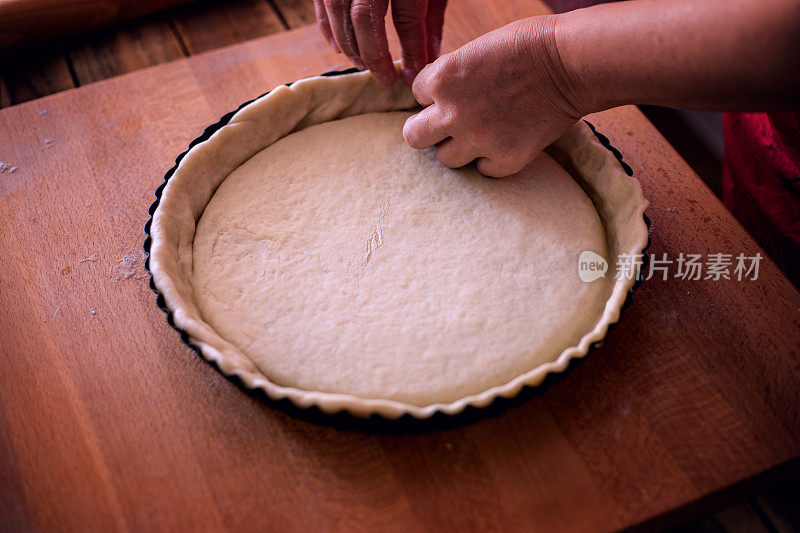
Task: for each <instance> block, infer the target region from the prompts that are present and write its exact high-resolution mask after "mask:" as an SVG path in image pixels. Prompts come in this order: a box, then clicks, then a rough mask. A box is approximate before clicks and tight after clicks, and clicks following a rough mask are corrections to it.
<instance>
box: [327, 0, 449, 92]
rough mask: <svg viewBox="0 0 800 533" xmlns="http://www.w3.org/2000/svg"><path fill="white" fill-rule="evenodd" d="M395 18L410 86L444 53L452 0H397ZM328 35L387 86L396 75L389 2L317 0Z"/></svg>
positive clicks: (404, 74) (405, 78)
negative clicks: (446, 14) (389, 38)
mask: <svg viewBox="0 0 800 533" xmlns="http://www.w3.org/2000/svg"><path fill="white" fill-rule="evenodd" d="M391 4H392V19H393V20H394V27H395V29H396V30H397V36H398V37H399V39H400V47H401V49H402V69H403V70H402V77H403V81H405V82H406V83H407V84H408V85H411V83H412V82H413V81H414V77H415V76H416V75H417V73H418V72H419V71H420V70H422V68H423V67H424V66H425V65H427V64H428V63H429V62H431V61H433V60H434V59H436V58H437V57H439V48H440V46H441V42H442V26H443V24H444V10H445V6H446V5H447V0H392V2H391ZM314 8H315V10H316V14H317V22H318V23H319V26H320V29H321V30H322V35H323V36H324V37H325V38H326V39H327V40H328V42H329V43H330V44H331V46H332V47H333V49H334V50H335V51H337V52H339V51H341V52H344V54H346V55H347V57H349V58H350V60H351V61H352V62H353V64H354V65H355V66H356V67H358V68H361V69H364V68H368V69H370V70H371V71H372V74H373V75H374V76H375V78H376V79H377V80H378V81H379V82H380V83H381V84H382V85H391V84H392V83H394V80H395V79H396V76H397V73H396V72H395V69H394V65H393V64H392V56H391V54H390V53H389V44H388V42H387V40H386V24H385V22H384V19H385V17H386V12H387V11H388V8H389V0H314Z"/></svg>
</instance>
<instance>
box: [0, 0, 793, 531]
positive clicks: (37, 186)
mask: <svg viewBox="0 0 800 533" xmlns="http://www.w3.org/2000/svg"><path fill="white" fill-rule="evenodd" d="M542 12H544V8H543V7H542V5H541V4H540V3H538V2H514V1H512V0H505V1H500V0H497V1H496V2H492V3H487V2H483V1H479V0H460V1H454V2H452V5H451V7H450V11H449V13H448V22H447V24H448V25H447V27H446V28H447V29H446V37H445V41H444V49H445V50H450V49H453V48H454V47H456V46H459V45H460V44H462V43H463V42H465V41H467V40H469V39H471V38H473V37H474V36H476V35H478V34H480V33H483V32H485V31H487V30H490V29H492V28H494V27H497V26H499V25H502V24H504V23H506V22H508V21H510V20H512V19H516V18H520V17H522V16H526V15H533V14H537V13H542ZM341 63H342V58H341V57H340V56H336V55H335V54H333V52H332V51H331V50H330V49H329V47H328V46H327V44H326V43H325V42H324V41H323V40H322V39H320V38H319V37H318V32H317V29H316V28H314V27H308V28H300V29H297V30H294V31H290V32H285V33H282V34H280V35H274V36H270V37H266V38H261V39H256V40H252V41H248V42H246V43H243V44H240V45H235V46H232V47H229V48H226V49H224V50H219V51H212V52H208V53H206V54H203V55H201V56H198V57H194V58H189V59H187V60H183V61H177V62H173V63H170V64H165V65H160V66H155V67H153V68H150V69H147V70H145V71H141V72H135V73H131V74H127V75H125V76H121V77H117V78H114V79H110V80H107V81H103V82H100V83H97V84H93V85H90V86H87V87H82V88H80V89H78V90H76V91H70V92H68V93H62V94H57V95H53V96H49V97H45V98H43V99H42V100H40V101H37V102H35V103H33V102H31V103H27V104H22V105H19V106H15V107H12V108H10V109H5V110H3V111H0V146H3V147H4V154H3V158H4V161H5V162H7V163H10V164H13V165H15V166H18V169H17V170H16V171H15V172H14V173H13V174H2V175H0V177H1V178H0V227H1V228H3V229H4V231H0V248H2V249H3V250H5V251H6V254H5V256H4V268H3V271H2V272H3V273H2V274H0V314H2V320H0V354H2V356H3V361H4V364H3V365H2V367H0V400H1V401H0V404H1V405H0V408H1V409H2V411H3V417H2V419H0V425H2V427H1V428H0V429H2V431H4V432H5V433H6V435H7V436H8V437H7V439H8V440H10V442H11V447H12V448H13V450H14V451H15V454H14V455H13V456H11V455H10V454H2V455H0V462H3V468H2V469H0V471H2V472H4V477H3V478H2V479H0V484H2V486H0V492H2V491H9V493H10V494H11V495H12V496H11V497H6V499H5V500H1V501H3V502H11V503H8V504H6V503H4V505H8V506H9V507H12V506H13V508H14V509H16V511H15V514H14V515H13V517H12V519H13V520H14V522H13V525H15V526H17V525H20V524H21V526H22V527H28V528H30V529H41V530H52V529H101V530H104V529H120V530H122V529H134V530H137V529H138V530H183V529H189V528H193V529H194V528H202V529H222V528H223V527H229V528H231V529H233V528H236V527H237V526H241V527H245V526H246V527H248V528H251V529H257V530H259V529H269V530H290V531H307V530H320V529H328V530H351V529H355V530H362V529H370V530H389V531H391V530H422V529H425V530H432V529H453V528H463V527H467V528H468V527H474V528H480V527H482V526H486V527H491V528H493V529H498V530H514V529H523V528H524V529H532V530H544V531H549V530H553V529H572V530H584V531H586V530H592V531H595V530H613V529H619V528H623V527H626V526H630V525H634V524H639V523H641V522H643V521H645V520H647V519H649V518H651V517H653V516H655V515H660V514H663V513H665V512H668V511H670V510H672V509H676V508H680V507H682V506H684V505H686V504H687V503H689V502H692V501H695V500H697V499H699V498H703V497H705V496H707V495H709V494H712V493H714V492H716V491H719V490H720V489H723V488H724V487H727V486H730V485H732V484H736V483H738V482H740V481H742V480H744V479H748V478H751V477H753V476H756V475H758V474H759V473H761V472H763V471H765V470H767V469H770V468H773V467H775V466H776V465H779V464H783V463H785V462H787V461H789V460H792V459H795V458H797V457H798V455H799V454H800V450H798V445H797V443H798V442H800V416H798V413H799V412H800V402H799V401H798V397H800V394H798V384H800V368H798V366H797V353H798V347H799V346H800V316H798V315H800V312H798V309H800V294H798V293H797V291H796V290H795V289H794V288H792V286H791V285H790V283H789V282H788V280H786V278H785V277H783V276H782V275H781V273H780V272H779V271H778V270H777V268H776V267H775V265H774V264H773V263H772V262H771V261H769V260H768V259H766V260H764V262H762V265H761V273H760V277H759V279H758V280H757V281H749V282H711V281H703V282H694V283H692V282H684V281H680V280H669V281H666V282H662V281H656V280H651V281H650V282H646V283H644V284H643V285H642V287H640V289H639V290H638V292H637V294H636V298H635V299H634V301H633V303H632V305H631V306H630V307H629V308H628V309H627V310H626V312H625V315H624V317H623V320H622V321H621V322H620V323H619V324H618V325H617V326H616V327H615V328H614V329H613V330H612V331H611V332H610V334H609V335H608V337H607V338H606V340H605V342H604V344H603V346H602V347H601V348H599V349H597V350H596V351H594V352H593V353H592V354H591V356H590V357H588V358H586V359H585V360H584V361H583V362H581V363H580V364H578V365H575V366H574V367H573V368H572V369H571V370H570V371H569V372H568V373H567V374H565V375H564V376H563V377H562V379H560V380H557V381H553V382H551V383H550V386H549V387H548V388H547V389H545V390H541V391H539V394H536V395H530V396H528V398H527V400H526V401H524V402H520V403H519V404H518V405H516V406H515V407H513V408H511V409H508V410H505V411H494V412H493V416H492V417H490V418H487V419H484V420H480V421H475V420H471V421H472V423H470V424H457V425H451V424H446V423H440V425H434V426H432V427H428V428H427V429H429V430H430V431H417V432H410V433H400V434H393V432H392V431H383V432H381V431H377V430H376V429H375V428H373V431H372V432H362V431H355V430H352V429H350V430H343V429H341V428H339V429H337V427H331V426H329V425H325V424H313V423H309V422H307V421H305V420H303V419H300V418H295V417H293V416H290V415H289V414H287V413H285V412H284V411H282V410H280V409H278V408H276V407H275V406H274V405H272V404H267V403H263V402H261V401H259V400H258V399H254V398H252V397H250V396H248V395H246V394H243V393H242V392H241V391H240V390H239V389H237V388H236V387H235V386H234V385H232V384H231V383H230V382H228V381H227V380H226V379H225V378H224V377H222V376H221V375H219V374H218V373H217V372H216V371H215V370H213V369H212V368H211V367H210V366H209V365H207V364H206V363H204V362H203V361H201V360H200V359H198V358H197V357H196V355H194V354H193V352H191V350H189V349H188V348H186V347H185V346H184V345H183V344H182V343H181V342H180V340H179V337H178V335H177V333H175V332H174V331H173V330H171V329H170V328H169V327H168V326H167V324H166V322H165V319H164V315H163V313H162V312H161V311H159V310H158V309H157V307H156V306H155V299H154V296H153V295H152V293H150V291H149V290H148V288H147V278H146V276H144V275H143V271H142V265H141V255H137V254H139V253H140V252H139V250H140V248H141V243H142V238H143V234H142V230H141V228H142V226H143V224H144V222H145V220H146V219H147V207H148V206H149V205H150V203H151V201H152V199H153V196H152V195H153V191H154V190H155V188H156V187H157V186H158V185H159V183H160V182H161V179H162V176H163V172H164V171H165V170H166V169H167V168H168V167H169V166H171V164H172V160H173V159H174V157H175V156H176V155H177V154H178V153H180V152H181V151H182V150H183V149H184V148H185V147H186V145H187V144H188V142H189V140H191V139H192V138H194V137H195V136H197V135H198V134H199V133H200V132H201V131H202V130H203V128H204V127H205V126H206V125H208V124H210V123H213V122H214V121H216V120H217V119H218V117H219V116H220V115H221V114H223V113H224V112H226V111H229V110H231V109H233V108H235V107H236V106H237V105H239V104H240V103H241V102H242V101H244V100H246V99H249V98H252V97H254V96H256V95H258V94H260V93H261V92H263V91H264V90H267V89H269V88H271V87H274V86H276V85H279V84H281V83H285V82H287V81H291V80H293V79H297V78H300V77H303V76H307V75H310V74H316V73H319V72H323V71H325V70H327V69H329V68H331V67H335V66H339V65H340V64H341ZM232 79H234V80H236V83H235V84H231V83H230V80H232ZM41 109H47V110H48V112H47V113H46V114H40V113H39V111H40V110H41ZM87 109H91V110H92V112H91V113H87ZM591 120H592V121H594V122H595V123H596V124H597V126H598V128H599V129H600V130H601V131H603V132H604V133H606V134H607V135H609V137H610V138H611V140H612V142H613V143H614V144H615V146H617V147H618V148H619V149H620V150H621V151H622V153H623V154H624V155H625V159H626V160H627V161H628V162H629V163H630V164H631V166H632V167H633V168H634V170H635V172H636V176H637V177H638V178H639V179H640V180H641V182H642V185H643V187H644V190H645V193H646V195H647V197H648V198H649V199H650V200H651V207H650V209H649V211H648V212H649V215H650V217H651V219H652V222H653V226H652V238H653V244H652V248H651V250H650V252H651V253H652V254H656V255H657V254H661V253H665V252H666V253H669V255H670V256H674V255H676V254H677V253H679V252H681V251H683V252H699V253H705V252H709V251H710V252H716V251H721V252H727V251H731V252H735V253H738V252H740V251H741V252H743V253H746V254H748V255H750V254H753V253H755V252H756V251H758V247H757V246H756V245H755V243H754V242H753V241H752V239H750V238H749V236H748V235H747V234H746V233H745V232H744V230H743V229H742V228H741V226H739V225H738V224H737V223H736V222H735V221H734V220H733V219H732V217H731V216H730V214H728V213H727V211H726V210H725V209H724V207H723V206H722V205H721V204H720V203H719V202H718V200H717V199H716V198H715V197H714V196H713V194H711V192H710V191H709V190H708V189H707V188H706V187H705V185H704V184H703V183H702V182H701V181H700V180H699V178H698V177H697V176H696V175H695V174H694V173H693V172H692V171H691V169H690V168H689V167H688V166H687V165H686V163H685V162H684V161H683V160H682V159H681V158H680V157H679V156H678V155H677V154H676V153H675V152H674V150H673V149H672V148H671V147H670V146H669V144H668V143H667V142H666V141H665V140H664V139H663V137H661V136H660V135H659V134H658V132H657V131H656V130H655V129H654V128H653V126H652V125H651V124H650V123H648V122H647V120H646V119H644V117H643V116H642V115H641V113H640V112H639V111H638V110H636V109H635V108H633V107H625V108H619V109H614V110H610V111H608V112H605V113H600V114H598V115H595V116H592V117H591ZM48 140H49V142H48ZM762 253H763V252H762ZM126 257H130V258H132V260H133V267H134V275H133V276H131V277H129V278H127V279H126V278H124V277H120V276H117V275H115V270H114V269H115V267H117V266H118V265H120V262H121V261H122V260H123V259H124V258H126ZM3 420H4V421H3ZM326 420H329V419H326ZM357 427H360V426H357ZM392 427H394V428H395V429H397V427H396V426H392ZM384 429H385V428H384ZM394 433H396V431H395V432H394ZM0 447H3V449H6V448H8V447H9V444H8V443H7V442H5V441H3V440H2V439H0ZM7 472H9V473H11V474H9V475H8V477H6V474H5V473H7ZM7 479H8V481H7ZM15 479H18V480H19V481H15Z"/></svg>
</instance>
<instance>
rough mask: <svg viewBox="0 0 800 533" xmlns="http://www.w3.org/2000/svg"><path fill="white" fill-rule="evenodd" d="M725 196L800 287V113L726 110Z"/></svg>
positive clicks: (729, 206)
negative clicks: (728, 111)
mask: <svg viewBox="0 0 800 533" xmlns="http://www.w3.org/2000/svg"><path fill="white" fill-rule="evenodd" d="M723 126H724V131H725V168H724V174H723V181H722V199H723V201H724V202H725V205H726V206H727V207H728V209H730V210H731V211H732V212H733V214H734V215H735V216H736V218H738V219H739V221H740V222H741V223H742V224H743V225H744V227H745V228H747V230H748V231H749V232H750V233H751V234H752V235H753V237H754V238H755V239H756V240H757V241H758V243H759V244H760V245H761V246H762V247H763V248H764V250H766V252H767V253H768V254H769V255H770V257H771V258H772V259H773V260H774V261H775V262H776V263H778V266H780V267H781V269H783V271H784V272H785V273H786V275H787V276H788V277H789V279H791V280H792V282H793V283H794V284H795V286H796V287H800V113H799V112H792V111H788V112H779V113H725V114H724V115H723Z"/></svg>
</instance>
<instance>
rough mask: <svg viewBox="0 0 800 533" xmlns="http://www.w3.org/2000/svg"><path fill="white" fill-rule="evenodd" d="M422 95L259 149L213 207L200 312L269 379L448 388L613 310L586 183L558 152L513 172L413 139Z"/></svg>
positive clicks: (198, 262) (466, 388) (521, 363)
mask: <svg viewBox="0 0 800 533" xmlns="http://www.w3.org/2000/svg"><path fill="white" fill-rule="evenodd" d="M408 115H409V113H407V112H390V113H370V114H364V115H356V116H352V117H349V118H345V119H342V120H337V121H333V122H325V123H322V124H318V125H314V126H311V127H308V128H306V129H303V130H301V131H299V132H296V133H293V134H291V135H288V136H286V137H284V138H282V139H280V140H278V141H277V142H275V143H274V144H272V145H270V146H268V147H267V148H265V149H263V150H262V151H260V152H259V153H257V154H256V155H255V156H253V157H252V158H250V159H249V160H247V161H246V162H244V164H242V165H241V166H239V167H238V168H237V169H236V170H235V171H233V172H232V173H231V174H230V175H229V176H228V177H227V179H225V180H224V181H223V182H222V184H221V185H220V187H219V189H218V190H217V191H216V193H214V195H213V197H212V198H211V201H210V202H209V204H208V206H207V207H206V209H205V211H204V212H203V215H202V217H201V218H200V220H199V222H198V225H197V229H196V234H195V238H194V243H193V254H192V276H191V286H192V291H193V294H194V300H195V301H196V303H197V306H198V307H199V309H200V312H201V314H202V317H203V319H204V320H205V321H206V322H207V323H208V324H209V325H210V326H212V327H213V328H214V329H215V330H216V331H217V332H218V333H219V334H220V335H221V336H222V337H223V338H224V339H225V340H227V341H228V342H230V343H232V344H233V345H235V346H237V347H238V348H239V349H240V350H241V351H242V352H243V353H244V354H245V355H246V356H247V357H248V358H249V359H251V360H252V361H253V363H254V364H255V365H256V367H257V368H258V369H259V371H260V372H261V373H263V374H264V376H266V377H267V378H268V379H269V380H270V381H272V382H274V383H276V384H278V385H283V386H289V387H295V388H298V389H302V390H308V391H321V392H332V393H343V394H349V395H353V396H356V397H360V398H367V399H388V400H396V401H400V402H404V403H408V404H413V405H419V406H422V405H428V404H432V403H437V402H451V401H454V400H457V399H459V398H463V397H465V396H467V395H472V394H478V393H480V392H482V391H485V390H487V389H489V388H491V387H496V386H500V385H503V384H505V383H508V382H509V381H510V380H512V379H514V378H515V377H517V376H520V375H521V374H523V373H525V372H528V371H530V370H532V369H534V368H536V367H537V366H538V365H541V364H543V363H547V362H552V361H555V360H556V359H558V357H559V356H560V355H561V353H562V352H563V351H564V350H565V349H567V348H569V347H572V346H575V345H577V344H578V343H579V341H581V338H582V337H583V336H584V335H585V334H586V333H587V332H588V331H591V330H592V329H593V328H595V326H596V324H597V323H598V321H600V319H601V316H602V315H603V311H604V306H605V304H606V300H607V299H608V298H609V295H610V293H611V290H612V288H613V283H614V282H613V279H610V280H604V279H600V280H597V281H595V282H592V283H583V282H581V281H580V279H579V278H578V273H577V263H578V256H579V255H580V253H581V252H582V251H584V250H592V251H594V252H596V253H598V254H600V255H601V256H604V257H606V256H607V247H606V233H605V228H604V226H603V224H602V223H601V221H600V218H599V216H598V213H597V210H596V209H595V206H594V205H593V203H592V201H591V200H590V199H589V197H587V196H586V194H585V193H584V191H583V190H582V189H581V187H580V186H579V185H578V184H577V183H576V182H575V181H574V180H573V179H572V178H571V177H570V175H569V174H567V172H566V171H564V170H563V169H562V168H561V166H559V165H558V164H557V163H556V162H555V161H554V160H553V159H551V158H550V157H549V156H546V155H543V156H541V157H540V158H539V159H537V160H536V161H535V162H534V163H532V164H531V165H530V166H529V167H527V168H526V169H525V170H524V171H523V172H521V173H520V174H517V175H515V176H512V177H509V178H504V179H501V180H494V179H489V178H485V177H483V176H481V175H480V174H479V173H478V172H477V171H476V170H474V169H471V168H467V169H461V170H450V169H447V168H444V167H442V166H441V165H440V164H439V163H438V162H437V161H436V159H435V154H434V152H433V151H432V150H426V151H416V150H412V149H411V148H409V147H408V146H407V145H406V144H405V143H404V142H403V139H402V133H401V131H402V124H403V122H404V120H405V118H406V117H407V116H408Z"/></svg>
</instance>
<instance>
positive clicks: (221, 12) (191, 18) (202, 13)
mask: <svg viewBox="0 0 800 533" xmlns="http://www.w3.org/2000/svg"><path fill="white" fill-rule="evenodd" d="M170 15H171V17H172V20H173V21H174V24H175V27H176V28H177V30H178V32H179V34H180V37H181V38H182V40H183V42H184V44H185V45H186V49H187V51H188V52H189V53H190V54H197V53H200V52H205V51H207V50H213V49H215V48H221V47H223V46H228V45H230V44H235V43H239V42H242V41H246V40H249V39H254V38H256V37H263V36H265V35H270V34H273V33H277V32H279V31H283V30H284V29H286V28H285V27H284V25H283V24H282V23H281V20H280V18H279V17H278V15H277V13H276V12H275V10H274V9H272V7H270V5H269V4H268V3H267V2H266V1H265V0H234V1H232V2H225V3H224V5H221V4H220V3H219V2H216V1H213V0H204V1H200V2H193V3H192V4H189V5H187V6H182V7H180V8H178V9H175V10H172V11H171V12H170Z"/></svg>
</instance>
